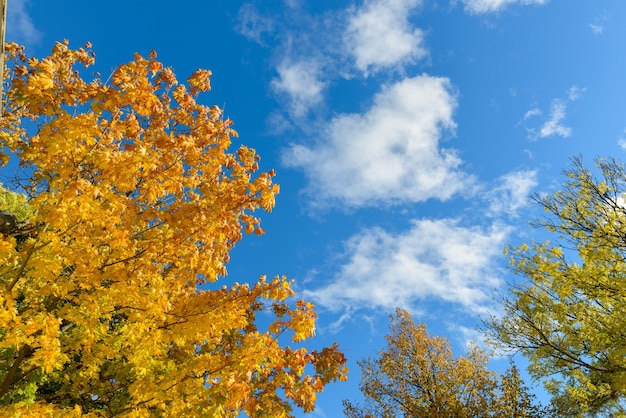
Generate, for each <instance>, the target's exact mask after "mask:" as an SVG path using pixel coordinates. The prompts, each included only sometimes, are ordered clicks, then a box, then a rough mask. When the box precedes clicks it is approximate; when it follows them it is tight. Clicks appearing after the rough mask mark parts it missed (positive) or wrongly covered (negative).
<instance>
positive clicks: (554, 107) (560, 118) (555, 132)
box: [523, 86, 586, 139]
mask: <svg viewBox="0 0 626 418" xmlns="http://www.w3.org/2000/svg"><path fill="white" fill-rule="evenodd" d="M585 90H586V89H584V88H581V87H578V86H572V87H570V88H569V89H567V91H566V92H565V97H563V98H558V97H557V98H554V99H552V101H551V103H550V110H549V112H548V117H547V119H545V120H544V121H543V123H542V124H541V126H539V128H538V129H537V128H530V129H528V133H529V137H530V139H539V138H548V137H553V136H560V137H562V138H568V137H569V136H571V135H572V128H571V127H569V126H567V125H566V124H565V119H566V116H567V106H568V104H569V103H571V102H575V101H576V100H578V99H580V98H581V97H582V95H583V93H584V92H585ZM542 114H543V112H542V111H541V109H539V108H538V107H533V108H532V109H530V110H529V111H527V112H526V113H525V114H524V117H523V121H524V122H526V121H528V120H529V119H532V118H535V117H538V116H541V115H542Z"/></svg>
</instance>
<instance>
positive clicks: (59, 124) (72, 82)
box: [0, 42, 346, 417]
mask: <svg viewBox="0 0 626 418" xmlns="http://www.w3.org/2000/svg"><path fill="white" fill-rule="evenodd" d="M6 50H7V67H8V69H7V71H6V72H5V80H6V82H7V84H6V85H5V91H6V97H5V100H4V108H5V110H4V115H3V117H2V118H0V151H1V152H0V161H1V162H2V164H7V162H8V161H9V159H11V158H15V159H17V160H18V161H19V164H20V167H21V171H20V173H21V175H22V177H21V178H20V179H19V182H18V185H19V187H21V190H23V191H24V194H25V196H27V199H28V206H29V207H30V208H31V209H30V212H28V213H25V215H26V216H27V220H26V226H24V225H22V227H21V228H22V229H20V228H18V229H17V230H15V231H11V233H6V234H3V235H2V236H0V288H1V292H0V304H1V306H2V307H1V309H0V411H1V412H2V413H3V414H9V415H13V416H44V415H45V416H49V415H53V416H60V415H64V416H92V417H98V416H107V417H114V416H115V417H117V416H128V417H131V416H132V417H141V416H211V417H214V416H215V417H219V416H232V415H236V414H237V413H238V412H245V413H246V414H247V415H249V416H271V417H279V416H287V415H289V414H290V413H291V410H292V407H293V406H294V405H295V406H296V407H299V408H302V409H303V410H305V411H311V410H312V409H313V408H314V404H315V398H316V393H318V392H320V391H322V390H323V388H324V386H325V385H326V384H327V383H329V382H331V381H335V380H343V379H345V373H346V369H345V367H344V365H345V359H344V357H343V354H342V353H341V352H340V351H339V350H338V348H337V346H336V345H333V346H330V347H327V348H324V349H321V350H318V351H310V350H308V349H307V348H306V347H304V346H303V343H301V342H302V341H304V340H306V339H308V338H309V337H311V336H313V334H314V329H315V313H314V311H313V306H312V305H311V304H310V303H308V302H305V301H293V296H294V292H293V290H292V289H291V282H290V281H289V280H287V279H286V278H284V277H276V278H274V279H266V278H265V277H261V278H260V279H258V280H257V281H256V282H253V283H252V284H247V283H241V284H239V283H235V284H232V285H229V286H221V285H219V284H218V281H219V280H220V279H221V278H222V277H224V276H225V275H226V273H227V272H226V265H227V263H228V261H229V252H230V250H231V249H232V248H233V246H234V245H235V244H236V243H237V242H238V241H240V240H241V239H242V237H243V235H244V234H252V233H254V234H262V233H263V232H264V231H263V229H262V228H261V226H260V220H259V218H257V217H255V216H254V213H255V211H257V210H258V209H263V210H265V211H270V210H271V209H272V208H273V206H274V198H275V195H276V194H277V193H278V186H277V185H276V184H274V183H273V182H272V177H273V175H274V173H273V171H268V172H259V167H258V161H259V157H258V156H257V155H256V153H255V151H254V150H253V149H251V148H249V147H245V146H241V147H239V148H238V149H236V150H234V151H231V150H230V147H231V138H232V137H233V136H234V135H235V134H236V133H235V131H234V130H233V129H232V126H231V125H232V123H231V121H230V120H227V119H224V118H223V116H222V113H221V110H220V109H219V108H217V107H215V106H214V107H208V106H205V105H202V104H200V103H198V102H197V101H196V99H197V97H198V95H199V94H200V93H202V92H206V91H208V90H209V89H210V75H211V73H210V71H207V70H198V71H197V72H195V73H194V74H193V75H191V77H189V78H188V79H187V83H179V82H178V81H177V79H176V77H175V75H174V73H173V71H172V70H171V69H170V68H168V67H165V66H164V65H163V64H162V63H160V62H159V61H158V60H157V59H156V54H155V53H151V54H150V56H149V58H144V57H142V56H139V55H136V56H135V58H134V60H133V61H131V62H129V63H127V64H124V65H121V66H119V67H118V68H117V69H116V70H115V71H114V72H113V74H112V75H111V77H110V79H109V80H106V81H103V80H101V79H100V78H98V76H97V75H96V76H95V78H94V77H92V78H91V79H84V78H83V74H86V73H87V71H85V69H86V68H89V67H90V66H92V65H93V63H94V59H95V58H94V57H95V55H94V53H93V52H92V51H91V49H90V45H86V46H85V48H80V49H71V48H70V47H69V44H68V42H62V43H58V44H57V45H56V46H55V47H54V49H53V51H52V53H51V54H50V55H49V56H47V57H45V58H43V59H37V58H33V57H27V56H26V54H25V52H24V49H23V48H22V47H19V46H18V45H15V44H8V45H7V48H6ZM16 187H17V186H16ZM5 201H6V199H0V202H5ZM9 206H10V205H9ZM0 209H4V210H7V211H10V210H13V209H15V207H13V208H10V207H6V208H0ZM15 215H17V213H16V214H15ZM20 216H21V215H20ZM19 221H20V222H22V221H25V220H24V219H19ZM26 230H28V231H26ZM260 311H266V312H267V314H264V315H263V321H259V320H258V319H257V314H258V313H259V312H260ZM261 324H265V325H264V326H262V325H261ZM289 338H291V340H292V341H293V342H292V345H293V346H290V345H289V344H287V343H288V342H289Z"/></svg>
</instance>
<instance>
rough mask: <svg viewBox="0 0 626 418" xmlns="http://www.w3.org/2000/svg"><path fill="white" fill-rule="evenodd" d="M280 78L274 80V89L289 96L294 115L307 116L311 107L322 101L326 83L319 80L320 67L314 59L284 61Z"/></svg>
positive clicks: (279, 72) (279, 70)
mask: <svg viewBox="0 0 626 418" xmlns="http://www.w3.org/2000/svg"><path fill="white" fill-rule="evenodd" d="M276 70H277V71H278V78H275V79H273V80H272V84H271V85H272V89H273V90H274V91H275V92H276V93H278V94H285V95H287V97H288V103H289V104H288V111H289V114H290V115H291V116H292V117H296V118H298V117H302V116H305V115H306V113H307V112H308V111H309V109H310V108H311V107H313V106H315V105H317V104H319V103H320V102H321V101H322V91H323V90H324V87H325V85H324V83H323V82H321V81H320V80H319V75H320V69H319V67H318V66H317V64H316V63H315V62H314V61H300V62H295V63H294V62H290V61H287V60H285V61H283V62H282V63H281V64H280V65H279V66H278V68H277V69H276Z"/></svg>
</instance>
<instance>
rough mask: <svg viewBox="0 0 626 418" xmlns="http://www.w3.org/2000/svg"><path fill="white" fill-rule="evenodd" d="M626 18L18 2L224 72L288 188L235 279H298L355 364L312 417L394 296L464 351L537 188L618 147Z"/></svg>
mask: <svg viewBox="0 0 626 418" xmlns="http://www.w3.org/2000/svg"><path fill="white" fill-rule="evenodd" d="M625 18H626V2H624V1H622V0H602V1H600V0H597V1H596V0H438V1H436V0H366V1H363V0H355V1H343V0H334V1H329V0H315V1H313V0H309V1H307V0H266V1H261V0H257V1H249V2H247V1H236V0H213V1H204V2H201V1H189V0H178V1H176V2H170V1H163V0H151V1H146V0H134V1H130V2H129V1H120V0H109V1H107V2H97V1H82V0H81V1H78V0H66V1H63V2H47V1H41V2H35V1H28V0H9V8H8V23H7V35H6V39H7V41H16V42H19V43H23V44H25V45H27V51H28V52H29V53H30V54H32V55H36V56H43V55H44V54H47V53H48V52H49V51H50V50H51V48H52V45H53V44H54V42H55V41H57V40H62V39H68V40H70V45H73V46H75V47H79V46H82V45H83V44H84V43H85V42H86V41H91V42H92V43H93V47H94V50H95V52H96V70H97V71H99V72H100V73H101V74H102V75H103V77H104V78H106V76H107V75H108V74H110V73H111V71H112V70H113V69H114V67H115V66H116V65H118V64H121V63H124V62H127V61H129V60H131V59H132V56H133V53H134V52H139V53H140V54H142V55H145V56H147V55H148V54H149V51H150V50H151V49H154V50H156V51H157V53H158V56H159V59H160V60H161V61H163V62H164V63H165V64H166V65H168V66H172V67H173V68H174V70H175V72H176V74H177V75H178V76H179V78H181V79H184V78H186V77H187V76H188V75H190V74H191V73H192V72H193V71H195V70H196V69H197V68H206V69H210V70H212V71H213V78H212V86H213V91H212V92H211V93H210V94H207V95H205V96H204V97H203V99H202V100H203V101H204V102H205V103H206V104H211V105H212V104H217V105H219V106H220V107H223V108H225V113H226V115H227V116H228V117H230V118H231V119H232V120H234V122H235V129H236V130H237V131H238V132H239V134H240V138H238V139H237V141H240V142H242V143H245V144H246V145H249V146H252V147H254V148H256V149H257V151H258V152H259V153H260V155H261V157H262V161H261V163H262V164H261V165H262V168H263V169H270V168H275V169H276V171H277V177H276V180H277V182H279V183H280V184H281V194H280V195H279V196H278V199H277V207H276V209H275V210H274V211H273V212H272V213H271V214H266V215H264V216H263V219H264V223H263V227H264V229H265V230H266V231H267V234H266V235H264V236H262V237H247V238H246V239H245V240H244V241H243V242H241V243H240V245H238V247H237V248H236V249H235V250H234V252H233V254H232V261H231V263H230V265H229V279H232V280H237V281H240V282H241V281H254V280H256V278H257V277H258V276H259V275H261V274H267V275H268V276H272V275H275V274H285V275H287V276H289V277H291V278H293V279H294V280H295V281H296V288H297V291H298V295H299V296H301V297H304V298H307V299H309V300H311V301H313V302H314V303H315V304H316V306H317V311H318V314H319V323H318V330H317V336H316V338H315V339H314V340H313V341H312V342H311V345H312V346H314V347H322V346H326V345H328V344H330V343H332V342H333V341H337V342H338V343H339V344H340V346H341V347H342V348H343V350H344V351H345V353H346V355H347V356H348V358H349V367H350V370H351V373H350V380H349V382H347V383H342V384H336V385H331V386H329V387H328V388H327V390H326V391H325V392H324V393H323V394H322V395H321V396H320V397H319V403H318V405H319V406H318V409H317V410H316V411H315V412H314V413H313V414H312V415H311V416H318V417H334V416H339V415H340V412H341V410H342V408H341V399H345V398H349V399H351V400H353V401H354V400H356V401H358V400H359V399H360V394H359V392H358V384H359V378H360V375H359V370H358V367H357V365H356V361H357V360H359V359H360V358H362V357H363V356H368V355H375V351H376V350H377V349H379V348H381V347H382V346H383V344H384V339H383V337H384V335H385V333H386V332H387V324H388V314H389V313H391V312H392V311H393V309H394V308H395V307H396V306H401V307H403V308H405V309H407V310H409V311H410V312H411V313H413V314H414V316H415V320H416V321H418V322H422V321H423V322H426V323H427V325H428V328H429V331H430V332H431V334H437V335H441V336H445V337H447V338H449V339H450V340H451V342H452V344H453V347H454V349H455V350H456V352H457V353H461V352H462V350H463V349H464V347H465V346H466V344H467V343H468V341H470V340H472V339H480V334H479V333H478V332H477V331H476V326H477V325H479V324H480V319H481V318H484V317H485V315H488V314H490V313H497V311H498V305H497V303H495V302H494V299H493V298H494V295H495V294H496V292H497V291H498V290H500V291H505V290H506V283H507V282H510V281H512V280H514V279H515V278H514V277H513V276H512V275H511V273H510V272H508V271H507V269H506V258H505V257H504V255H503V253H502V250H503V248H504V247H505V246H506V245H507V244H513V245H515V244H520V243H522V242H528V241H530V240H532V239H543V238H544V236H543V235H542V234H541V231H536V230H533V229H532V228H529V227H528V221H529V220H530V219H532V218H533V217H536V216H539V215H540V213H538V212H537V208H534V207H532V206H528V205H527V204H526V203H527V196H528V194H529V193H532V192H539V193H544V192H545V193H550V192H553V191H555V190H556V189H557V188H558V187H559V185H560V184H561V183H562V180H563V178H562V177H561V170H562V169H563V168H566V167H567V166H568V164H569V159H570V158H571V157H573V156H576V155H582V156H583V160H584V161H586V162H587V164H589V165H591V164H593V159H594V158H595V157H598V156H606V157H608V156H615V157H616V158H618V159H623V158H624V155H623V154H624V151H625V150H626V119H625V118H624V109H626V94H625V93H626V79H625V77H624V74H626V71H625V70H626V59H625V55H624V53H623V45H624V42H625V41H626V25H624V21H625ZM506 364H507V363H506V361H504V360H500V361H497V360H496V361H494V364H493V366H494V367H496V368H498V367H505V366H506Z"/></svg>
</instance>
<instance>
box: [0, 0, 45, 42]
mask: <svg viewBox="0 0 626 418" xmlns="http://www.w3.org/2000/svg"><path fill="white" fill-rule="evenodd" d="M9 3H10V4H9V5H8V7H7V24H6V27H7V29H6V31H7V33H6V40H7V41H13V42H18V43H22V44H36V43H37V42H39V40H40V39H41V32H40V31H39V29H37V28H36V27H35V24H34V23H33V20H32V19H31V18H30V16H29V15H28V12H27V11H26V9H27V8H28V7H29V3H30V0H11V1H10V2H9Z"/></svg>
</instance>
